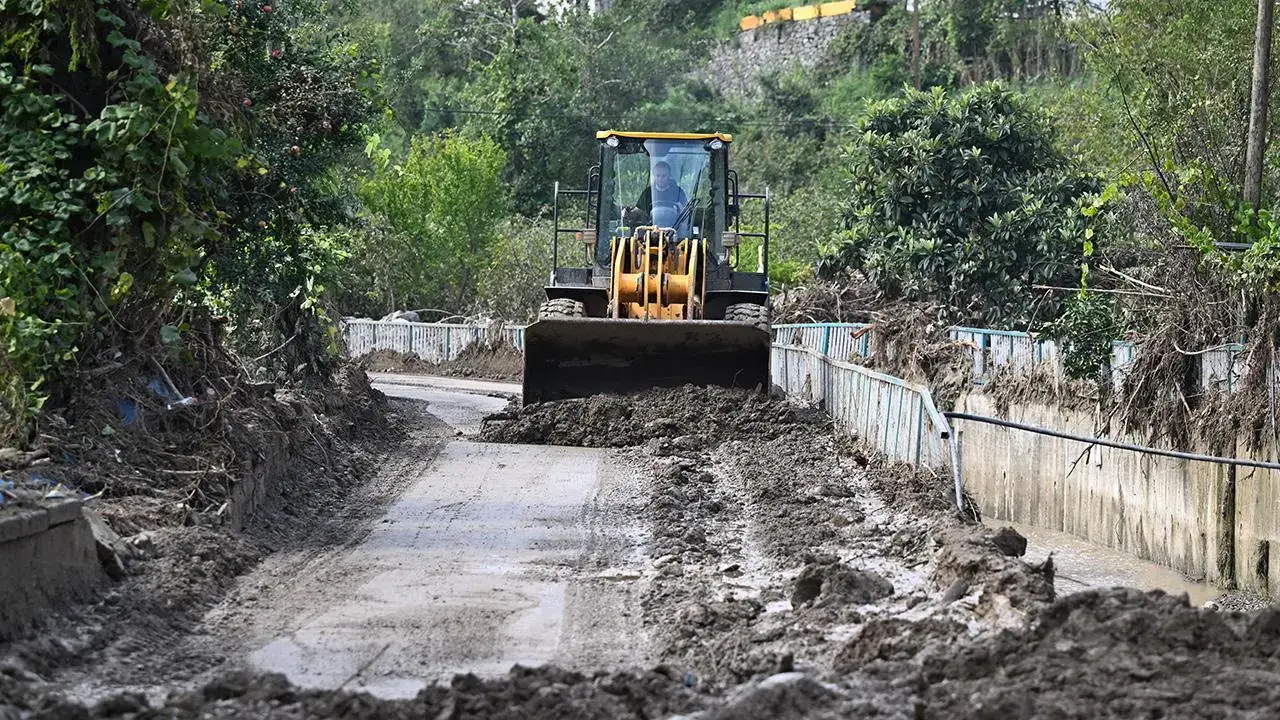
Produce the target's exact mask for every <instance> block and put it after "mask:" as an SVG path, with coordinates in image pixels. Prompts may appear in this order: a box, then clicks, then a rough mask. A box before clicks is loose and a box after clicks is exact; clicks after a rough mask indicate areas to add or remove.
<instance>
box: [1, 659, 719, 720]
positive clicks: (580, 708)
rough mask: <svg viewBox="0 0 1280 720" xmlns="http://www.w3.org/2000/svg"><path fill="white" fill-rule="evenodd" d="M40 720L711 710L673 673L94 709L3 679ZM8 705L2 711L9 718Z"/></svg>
mask: <svg viewBox="0 0 1280 720" xmlns="http://www.w3.org/2000/svg"><path fill="white" fill-rule="evenodd" d="M4 700H8V702H9V703H10V707H11V708H12V709H14V710H15V711H17V712H20V713H23V714H22V715H21V717H30V718H32V719H33V720H37V719H43V718H49V719H50V720H52V719H54V718H59V719H60V718H136V717H156V718H160V717H163V718H173V719H181V718H192V719H193V720H194V719H195V718H200V719H201V720H204V719H205V718H237V719H244V720H249V719H250V718H254V719H256V718H266V717H271V718H280V719H282V720H286V719H295V718H296V719H298V720H302V719H304V718H351V719H359V718H369V719H370V720H372V719H373V718H377V719H379V720H384V719H385V720H397V719H400V718H403V719H405V720H409V719H410V718H412V719H413V720H417V719H419V718H475V719H476V720H481V719H488V718H492V719H495V720H497V719H503V720H507V719H510V720H516V719H517V718H520V719H524V718H528V719H529V720H560V719H562V718H563V719H566V720H575V719H579V718H580V719H582V720H588V719H590V720H595V719H596V718H620V719H625V718H652V717H668V716H671V715H677V714H683V713H687V712H690V711H694V710H697V709H699V708H700V707H702V706H703V705H704V704H705V702H706V700H705V698H700V697H698V696H697V695H696V694H695V693H693V692H692V691H690V690H688V689H686V688H685V687H684V685H683V680H682V678H679V677H676V676H675V674H674V673H673V672H671V671H670V670H667V669H665V668H657V669H655V670H652V671H649V672H625V673H597V674H594V675H584V674H582V673H575V672H569V671H564V670H558V669H555V668H536V669H535V668H523V667H519V666H517V667H515V668H513V669H512V670H511V672H510V673H509V674H508V675H507V676H505V677H501V678H497V679H493V680H480V679H478V678H476V677H475V676H474V675H458V676H455V677H454V678H453V681H452V683H451V684H450V685H448V686H434V687H430V688H427V689H425V690H423V691H422V692H420V693H419V694H418V696H417V697H416V698H414V699H412V700H381V699H378V698H374V697H372V696H370V695H368V694H364V693H350V692H329V691H314V690H301V689H298V688H297V687H295V686H293V685H292V684H290V683H289V682H288V681H287V680H286V679H285V678H284V676H282V675H277V674H256V673H246V672H236V673H231V674H227V675H225V676H222V677H220V678H218V679H217V680H214V681H212V682H210V683H208V684H206V685H205V686H204V687H202V688H200V689H199V690H195V691H190V692H184V693H177V694H171V695H170V696H169V697H168V698H166V699H165V700H164V701H163V702H162V703H158V704H156V705H153V704H151V703H150V702H149V701H148V699H147V698H145V697H143V696H141V695H138V694H134V693H121V694H118V695H114V696H112V697H109V698H107V699H105V700H102V701H101V702H99V703H97V704H95V705H94V706H92V707H85V706H83V705H81V704H79V703H76V702H74V701H68V700H65V699H62V698H61V697H59V696H55V695H42V694H40V693H37V692H33V691H31V690H29V689H27V688H26V687H25V686H23V685H22V684H20V683H18V682H17V681H15V680H14V678H12V677H10V676H7V675H4V674H0V701H4ZM3 708H4V703H3V702H0V709H3Z"/></svg>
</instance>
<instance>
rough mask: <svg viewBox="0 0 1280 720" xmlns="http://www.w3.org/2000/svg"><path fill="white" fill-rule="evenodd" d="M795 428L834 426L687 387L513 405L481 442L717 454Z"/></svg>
mask: <svg viewBox="0 0 1280 720" xmlns="http://www.w3.org/2000/svg"><path fill="white" fill-rule="evenodd" d="M796 424H803V425H813V426H818V427H822V426H828V427H829V426H830V421H829V420H828V419H827V418H826V416H825V415H823V414H822V413H821V411H817V410H804V409H800V408H798V407H796V406H795V405H792V404H790V403H787V402H785V401H783V400H778V399H774V398H770V397H768V396H766V395H762V394H760V393H756V392H752V391H750V390H738V389H732V388H720V387H697V386H694V385H686V386H684V387H681V388H670V389H655V390H650V391H647V392H644V393H640V394H637V395H631V396H625V397H622V396H615V395H596V396H592V397H589V398H574V399H571V400H557V401H552V402H545V403H536V404H533V405H528V406H525V407H520V406H519V405H518V404H517V403H514V402H513V403H512V405H511V406H510V407H508V408H507V409H506V410H504V411H503V412H500V413H495V414H493V415H490V416H488V417H487V418H485V420H484V423H483V426H482V428H481V433H480V436H481V438H482V439H484V440H488V441H490V442H512V443H527V444H535V445H569V446H575V447H631V446H637V445H644V444H645V443H647V442H650V441H654V442H657V443H658V444H659V446H658V448H657V450H658V452H659V453H660V454H672V453H673V452H681V451H688V450H696V449H699V448H708V447H713V446H715V445H718V444H719V443H721V442H724V441H726V440H729V439H731V438H734V437H751V438H753V439H760V438H774V437H778V436H779V435H780V434H782V433H784V432H786V429H787V427H788V426H790V425H796Z"/></svg>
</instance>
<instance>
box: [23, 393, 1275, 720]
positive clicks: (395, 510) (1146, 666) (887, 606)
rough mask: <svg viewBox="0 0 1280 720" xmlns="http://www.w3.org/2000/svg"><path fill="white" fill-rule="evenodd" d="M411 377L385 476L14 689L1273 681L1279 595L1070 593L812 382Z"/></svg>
mask: <svg viewBox="0 0 1280 720" xmlns="http://www.w3.org/2000/svg"><path fill="white" fill-rule="evenodd" d="M395 380H397V378H394V377H387V376H381V377H379V378H375V381H376V382H377V383H378V387H379V388H380V389H382V390H383V391H384V392H386V393H388V394H391V395H396V396H399V397H401V398H402V399H400V400H398V401H397V403H398V404H397V405H395V407H396V409H397V413H398V422H401V423H403V424H405V425H407V426H409V427H410V429H409V432H408V434H409V438H408V440H407V441H406V442H404V443H403V444H402V446H399V447H397V448H395V449H394V450H393V451H391V452H390V453H389V454H388V455H387V457H386V458H385V459H384V461H383V462H382V464H381V466H380V469H379V470H378V471H377V472H376V473H375V475H374V476H373V477H371V478H369V479H368V482H367V483H366V484H364V485H363V486H361V487H360V488H359V489H358V490H357V491H356V492H354V493H353V494H351V495H350V496H348V497H345V498H344V499H343V502H342V503H341V504H340V505H338V506H335V507H334V509H333V510H332V512H331V513H330V514H329V515H328V516H326V517H322V518H317V519H315V520H314V521H312V522H311V523H310V525H309V526H308V527H307V528H306V529H305V530H304V531H302V532H296V531H290V532H292V534H289V533H285V531H283V530H282V531H280V532H281V533H282V537H281V539H280V541H279V542H278V543H277V545H276V546H275V550H274V551H273V552H271V553H269V554H267V555H266V556H265V557H263V558H261V560H260V561H258V562H256V563H254V564H253V565H252V567H251V568H250V569H249V570H248V571H247V572H246V573H244V574H242V575H240V576H239V577H237V578H236V579H235V581H234V583H233V584H232V585H231V587H230V588H229V589H228V591H227V592H226V593H225V595H224V596H223V597H221V598H220V600H219V601H218V602H217V603H216V604H214V605H213V606H212V609H210V610H209V611H208V612H206V613H204V614H203V615H202V616H201V618H200V619H199V621H198V622H196V623H193V624H192V625H191V626H190V627H187V628H185V631H184V632H181V633H178V634H173V633H169V634H167V635H164V636H156V637H142V636H136V635H135V636H133V637H128V638H125V639H124V640H123V641H121V642H116V643H112V644H108V645H106V646H105V647H98V646H93V647H89V648H87V649H86V650H85V653H84V657H83V658H82V661H81V662H79V663H76V664H74V665H71V666H67V667H60V668H59V667H52V668H37V669H38V670H39V672H34V671H33V670H32V669H31V668H30V667H23V666H21V665H13V664H5V663H0V718H5V719H6V720H7V718H8V717H10V716H12V717H24V718H26V717H166V718H169V717H182V718H186V717H191V718H196V717H201V718H204V717H218V718H221V717H227V718H232V717H234V718H250V717H254V718H256V717H279V718H303V717H318V718H329V717H351V718H372V717H379V718H381V717H387V718H400V717H404V718H410V717H413V718H418V717H438V718H499V717H501V718H601V717H609V718H614V717H617V718H630V717H636V718H639V717H644V718H676V717H699V718H708V719H711V718H748V717H775V718H800V717H814V718H836V717H840V718H847V717H890V718H921V717H929V718H969V717H972V718H1014V717H1063V718H1076V717H1079V718H1086V717H1098V716H1124V717H1136V716H1141V717H1261V716H1264V715H1265V712H1266V711H1267V709H1268V708H1273V707H1275V705H1276V703H1277V702H1280V673H1277V672H1276V670H1275V669H1274V667H1275V666H1274V657H1273V655H1274V653H1275V651H1274V647H1275V646H1276V642H1275V640H1276V638H1280V613H1277V612H1275V611H1272V610H1266V611H1262V612H1259V613H1252V614H1245V613H1216V612H1213V611H1211V610H1205V609H1200V608H1195V607H1192V606H1191V605H1190V604H1189V603H1188V601H1187V599H1186V598H1185V597H1178V596H1170V595H1167V594H1165V593H1161V592H1150V593H1143V592H1139V591H1136V590H1132V589H1090V590H1087V591H1084V592H1080V593H1076V594H1073V595H1071V596H1069V597H1063V598H1059V597H1057V593H1056V592H1055V567H1054V563H1053V560H1052V558H1047V557H1035V558H1034V560H1031V558H1030V557H1029V556H1023V555H1022V552H1024V550H1023V549H1024V548H1025V547H1026V545H1025V542H1022V543H1019V542H1018V540H1019V536H1017V535H1016V533H1012V531H1011V530H1006V529H1003V528H999V527H987V526H984V525H983V524H982V523H979V522H974V521H973V520H972V519H964V518H960V517H957V516H956V515H955V513H954V511H953V507H954V505H953V498H950V497H949V496H948V488H949V487H950V482H949V479H948V478H945V477H938V476H935V475H932V474H930V473H928V472H922V471H921V472H917V471H911V470H910V469H907V468H903V467H892V466H889V465H886V464H885V463H883V462H882V460H881V459H879V458H877V457H876V456H875V455H874V453H872V452H870V451H869V450H868V449H867V448H865V447H863V446H860V445H858V444H857V443H856V442H855V441H853V440H851V439H849V438H846V437H843V436H841V435H839V434H838V433H836V432H835V431H834V429H833V428H832V427H831V425H830V422H829V421H828V420H827V419H826V418H825V417H823V416H822V415H821V414H820V413H816V412H814V411H812V410H811V409H806V408H802V407H797V406H794V405H791V404H788V403H785V402H781V401H778V400H769V399H765V398H760V397H756V396H751V395H749V394H744V393H736V392H730V391H721V390H698V389H694V388H684V389H678V390H672V391H660V392H653V393H648V394H644V395H642V396H640V397H637V398H628V399H626V400H621V399H618V398H607V397H597V398H589V399H584V400H579V401H566V402H562V403H555V404H545V405H538V406H531V407H529V408H520V407H518V406H517V405H516V404H508V400H507V397H509V393H510V392H511V391H512V389H513V388H511V386H509V385H501V384H497V385H494V384H487V383H484V384H479V383H475V382H472V381H464V380H459V379H450V380H447V381H443V382H437V381H433V380H426V379H421V378H416V379H413V380H412V382H414V383H415V384H414V385H411V386H405V385H399V384H397V383H396V382H394V381H395ZM255 532H260V533H267V532H270V528H258V529H257V530H255ZM1029 555H1032V554H1029ZM1192 680H1194V682H1192ZM6 698H7V699H8V700H9V701H10V706H11V707H15V708H21V710H20V711H19V712H20V713H21V714H12V715H6V714H5V713H4V708H5V703H4V700H5V699H6ZM1259 713H1263V714H1259Z"/></svg>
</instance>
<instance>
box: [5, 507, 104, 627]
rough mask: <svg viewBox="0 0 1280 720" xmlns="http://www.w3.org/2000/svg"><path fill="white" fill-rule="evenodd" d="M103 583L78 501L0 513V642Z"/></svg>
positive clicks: (94, 590) (95, 551)
mask: <svg viewBox="0 0 1280 720" xmlns="http://www.w3.org/2000/svg"><path fill="white" fill-rule="evenodd" d="M106 580H107V574H106V572H105V571H104V570H103V569H102V564H101V562H100V561H99V559H98V551H97V547H96V545H95V543H94V539H93V531H92V530H91V529H90V527H89V521H88V520H87V519H85V517H84V515H83V514H82V513H81V509H80V502H79V501H77V500H65V501H62V502H60V503H56V504H52V505H50V506H48V507H44V508H20V509H11V510H6V511H5V512H4V513H2V514H0V642H4V641H7V640H10V639H12V638H13V637H14V636H15V635H16V634H20V633H22V632H24V631H26V630H28V629H30V628H31V627H32V626H33V625H35V624H36V623H37V622H38V621H39V620H40V618H41V617H43V616H44V615H45V614H47V613H48V612H49V611H50V610H54V609H57V608H60V607H64V606H66V605H68V604H70V603H72V602H76V601H79V600H84V599H87V598H89V597H91V596H92V594H93V593H94V592H96V591H97V590H98V589H99V588H100V587H101V586H102V585H103V584H104V583H105V582H106Z"/></svg>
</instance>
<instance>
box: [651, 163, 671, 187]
mask: <svg viewBox="0 0 1280 720" xmlns="http://www.w3.org/2000/svg"><path fill="white" fill-rule="evenodd" d="M670 182H671V171H670V170H668V169H666V168H665V167H662V166H661V165H659V166H658V167H656V168H654V169H653V184H654V185H656V186H657V187H659V188H662V189H663V190H665V189H666V188H667V184H668V183H670Z"/></svg>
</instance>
